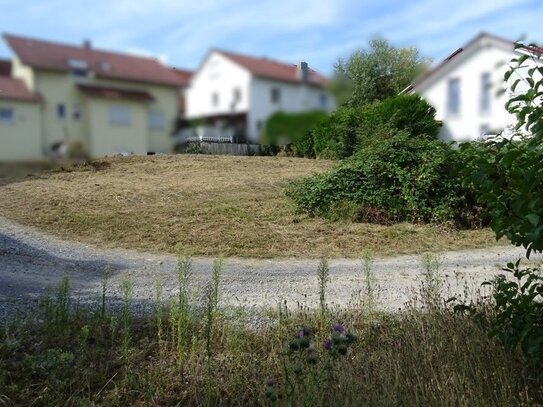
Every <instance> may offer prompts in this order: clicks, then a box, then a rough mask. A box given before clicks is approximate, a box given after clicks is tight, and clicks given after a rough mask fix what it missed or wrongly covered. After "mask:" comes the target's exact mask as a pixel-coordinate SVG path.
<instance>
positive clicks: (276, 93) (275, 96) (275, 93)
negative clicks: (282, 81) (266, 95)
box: [270, 88, 281, 103]
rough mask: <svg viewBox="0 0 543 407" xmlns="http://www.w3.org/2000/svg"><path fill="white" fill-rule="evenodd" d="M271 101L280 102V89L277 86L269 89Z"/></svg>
mask: <svg viewBox="0 0 543 407" xmlns="http://www.w3.org/2000/svg"><path fill="white" fill-rule="evenodd" d="M270 97H271V101H272V103H279V102H281V89H279V88H272V89H271V94H270Z"/></svg>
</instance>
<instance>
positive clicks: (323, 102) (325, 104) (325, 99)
mask: <svg viewBox="0 0 543 407" xmlns="http://www.w3.org/2000/svg"><path fill="white" fill-rule="evenodd" d="M319 105H320V107H321V108H323V109H326V107H328V96H327V95H325V94H324V93H321V94H320V96H319Z"/></svg>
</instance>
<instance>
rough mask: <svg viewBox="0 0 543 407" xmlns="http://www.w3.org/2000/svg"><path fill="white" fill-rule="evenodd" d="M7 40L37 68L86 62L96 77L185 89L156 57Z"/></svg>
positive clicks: (63, 67)
mask: <svg viewBox="0 0 543 407" xmlns="http://www.w3.org/2000/svg"><path fill="white" fill-rule="evenodd" d="M4 39H5V40H6V42H7V43H8V45H9V46H10V47H11V49H12V50H13V52H14V53H15V54H16V55H17V56H18V57H19V59H20V60H21V62H22V63H23V64H25V65H30V66H32V67H34V68H38V69H46V70H54V71H68V70H69V69H70V67H69V61H70V60H72V61H84V62H85V63H87V64H88V66H89V69H91V70H92V71H93V72H94V73H95V75H96V76H97V77H102V78H108V79H117V80H124V81H135V82H146V83H154V84H159V85H167V86H183V81H181V79H180V78H179V76H178V75H176V74H175V73H174V72H172V71H171V70H170V69H169V68H168V67H166V66H164V65H162V64H161V63H160V62H159V61H158V60H156V59H153V58H147V57H141V56H135V55H128V54H121V53H117V52H111V51H104V50H99V49H94V48H92V47H90V46H74V45H67V44H59V43H54V42H50V41H43V40H37V39H32V38H27V37H21V36H16V35H11V34H4Z"/></svg>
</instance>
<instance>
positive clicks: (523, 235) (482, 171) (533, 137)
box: [466, 44, 543, 257]
mask: <svg viewBox="0 0 543 407" xmlns="http://www.w3.org/2000/svg"><path fill="white" fill-rule="evenodd" d="M517 49H519V50H520V51H521V52H520V55H521V56H519V57H518V58H514V59H513V60H512V61H511V64H510V69H509V71H508V72H507V73H506V74H505V77H504V79H505V81H506V82H507V83H510V84H511V86H510V91H511V92H512V94H513V96H512V97H511V99H510V100H509V101H508V102H507V104H506V108H507V110H508V111H509V112H510V113H512V114H514V115H516V117H517V124H516V130H517V132H518V134H517V136H516V137H514V138H511V139H507V138H501V137H498V138H495V139H493V140H491V141H490V142H489V143H488V145H489V149H490V151H491V153H487V154H481V155H475V157H476V158H475V163H474V165H473V166H474V167H476V168H477V170H476V171H475V175H474V182H475V184H476V186H477V188H478V189H479V190H480V191H481V194H482V199H483V200H484V201H485V202H486V204H487V205H488V207H489V208H490V210H491V213H492V224H491V227H492V229H493V230H494V232H495V233H496V237H497V238H501V237H502V236H505V237H507V238H508V239H509V240H510V241H511V242H512V243H513V244H514V245H516V246H523V247H524V248H525V249H526V251H527V252H526V255H527V257H529V256H530V253H531V252H532V251H536V252H541V251H543V166H542V162H543V106H542V99H543V60H542V57H541V54H540V53H538V52H535V51H534V48H532V47H531V46H524V45H522V44H518V45H517ZM530 61H531V63H530ZM527 66H528V67H529V68H528V69H527V68H526V67H527ZM520 85H523V86H524V87H525V88H526V91H525V92H524V91H523V92H518V93H516V90H517V87H518V86H520ZM466 148H471V147H470V146H467V147H466ZM470 175H471V174H470Z"/></svg>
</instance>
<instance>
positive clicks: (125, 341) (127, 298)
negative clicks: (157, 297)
mask: <svg viewBox="0 0 543 407" xmlns="http://www.w3.org/2000/svg"><path fill="white" fill-rule="evenodd" d="M133 291H134V287H133V285H132V281H130V278H129V277H124V278H123V279H122V280H121V295H122V299H123V306H122V313H121V321H122V323H123V336H122V355H123V359H125V360H126V359H127V358H128V356H129V346H130V302H131V300H132V294H133Z"/></svg>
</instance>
